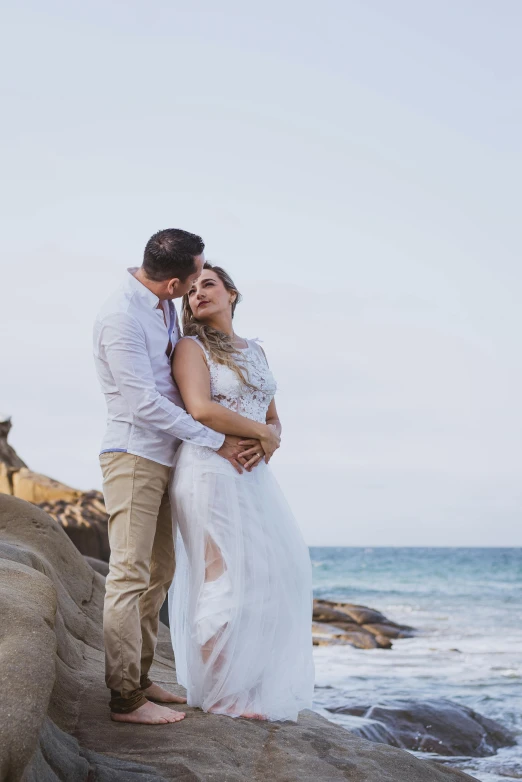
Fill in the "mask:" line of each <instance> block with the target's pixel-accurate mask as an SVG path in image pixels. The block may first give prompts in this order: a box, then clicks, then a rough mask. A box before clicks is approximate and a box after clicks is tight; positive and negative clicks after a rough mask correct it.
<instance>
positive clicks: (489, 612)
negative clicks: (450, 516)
mask: <svg viewBox="0 0 522 782" xmlns="http://www.w3.org/2000/svg"><path fill="white" fill-rule="evenodd" d="M310 553H311V557H312V563H313V574H314V596H315V597H320V598H327V599H333V600H340V601H345V602H350V603H359V604H361V605H366V606H369V607H371V608H375V609H377V610H379V611H382V613H384V614H385V615H386V616H387V617H388V618H389V619H392V620H393V621H395V622H399V623H401V624H407V625H411V626H413V627H415V628H417V629H418V630H419V634H418V635H417V636H416V637H415V638H407V639H400V640H394V641H393V649H391V650H387V649H370V650H367V649H354V648H353V647H350V646H331V647H328V646H323V647H315V648H314V657H315V665H316V692H315V709H316V710H317V711H319V712H320V713H322V714H324V715H325V716H327V717H328V719H330V720H332V721H334V722H338V723H339V724H341V725H343V726H344V727H346V728H348V729H349V728H350V724H351V722H352V721H353V718H352V717H347V716H344V717H343V715H341V714H332V713H330V712H328V711H327V708H328V706H332V705H335V706H339V705H341V704H342V703H346V704H353V703H354V702H356V703H362V704H368V705H371V704H376V703H377V702H378V701H379V700H381V699H383V698H401V699H404V698H406V699H410V700H418V701H423V700H428V699H433V698H448V699H449V700H452V701H454V702H456V703H459V704H463V705H465V706H469V707H471V708H473V709H475V710H476V711H477V712H480V713H481V714H483V715H485V716H486V717H490V718H492V719H495V720H497V721H498V722H500V723H501V724H502V725H504V726H506V727H507V728H509V729H510V730H511V731H512V732H513V733H515V735H516V737H517V741H518V744H517V746H515V747H510V748H506V749H502V750H500V751H499V752H498V753H497V754H496V755H493V756H491V757H488V758H473V759H471V758H443V757H437V756H434V755H426V754H425V753H418V752H415V753H414V754H415V755H417V756H418V757H430V758H431V759H434V760H437V761H438V762H446V763H449V764H450V765H453V766H455V767H456V768H460V769H462V770H463V771H466V773H468V774H470V775H471V776H472V777H474V778H476V779H478V780H481V782H506V780H509V779H522V548H330V547H328V548H318V547H313V548H311V549H310Z"/></svg>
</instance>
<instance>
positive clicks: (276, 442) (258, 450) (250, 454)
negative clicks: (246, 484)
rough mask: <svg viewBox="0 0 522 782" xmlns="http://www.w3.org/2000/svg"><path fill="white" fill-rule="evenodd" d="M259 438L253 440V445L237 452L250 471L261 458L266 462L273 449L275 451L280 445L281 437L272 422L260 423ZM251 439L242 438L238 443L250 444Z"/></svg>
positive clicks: (246, 468)
mask: <svg viewBox="0 0 522 782" xmlns="http://www.w3.org/2000/svg"><path fill="white" fill-rule="evenodd" d="M258 437H259V440H257V441H256V442H255V445H253V447H252V446H251V447H250V448H247V449H246V450H245V451H242V453H240V454H239V456H238V459H239V460H240V462H241V464H242V465H243V467H244V468H245V470H248V472H250V471H251V469H252V467H255V465H256V464H259V462H260V461H261V459H264V460H265V461H266V463H267V464H268V462H269V461H270V459H271V458H272V456H273V454H274V451H276V450H277V449H278V448H279V446H280V445H281V437H280V435H279V432H278V431H277V427H275V426H273V424H267V425H265V424H262V425H261V428H260V431H259V433H258ZM251 444H252V441H251V440H242V441H241V442H240V443H239V445H251Z"/></svg>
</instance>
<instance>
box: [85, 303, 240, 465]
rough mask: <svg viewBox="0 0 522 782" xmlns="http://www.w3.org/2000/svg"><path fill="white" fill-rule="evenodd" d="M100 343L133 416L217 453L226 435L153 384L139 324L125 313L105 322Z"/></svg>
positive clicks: (115, 381) (117, 385)
mask: <svg viewBox="0 0 522 782" xmlns="http://www.w3.org/2000/svg"><path fill="white" fill-rule="evenodd" d="M100 343H101V346H102V348H103V350H104V353H105V359H106V361H107V363H108V365H109V369H110V371H111V374H112V376H113V378H114V383H115V385H116V387H117V389H118V391H119V392H120V393H121V395H122V396H123V398H124V399H125V401H126V402H127V404H128V406H129V408H130V410H131V412H132V413H133V414H134V415H135V416H136V417H137V418H139V419H140V420H141V421H143V422H144V423H146V424H147V425H148V426H152V427H154V428H155V429H159V430H160V431H163V432H167V433H168V434H170V435H172V437H177V438H179V439H180V440H187V441H189V442H191V443H194V444H195V445H204V446H207V447H208V448H213V449H214V450H216V451H217V450H218V449H219V448H221V446H222V445H223V442H224V440H225V435H224V434H221V433H219V432H215V431H214V430H213V429H209V428H208V427H207V426H204V425H203V424H200V423H199V422H198V421H196V420H195V419H194V418H192V416H191V415H189V413H187V411H186V410H184V409H183V408H182V407H178V405H175V404H174V402H171V401H170V399H167V397H166V396H163V395H162V394H160V393H159V391H158V389H157V388H156V383H155V381H154V374H153V371H152V365H151V363H150V358H149V354H148V351H147V343H146V340H145V334H144V332H143V329H142V327H141V325H140V323H139V322H138V321H137V320H136V319H135V318H133V317H131V316H130V315H127V314H126V313H118V314H116V315H112V316H110V317H108V318H106V319H104V321H103V323H102V325H101V334H100Z"/></svg>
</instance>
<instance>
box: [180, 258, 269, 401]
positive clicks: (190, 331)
mask: <svg viewBox="0 0 522 782" xmlns="http://www.w3.org/2000/svg"><path fill="white" fill-rule="evenodd" d="M203 269H204V270H205V269H209V270H210V271H212V272H214V274H215V275H216V276H217V277H219V279H220V280H221V282H222V283H223V285H224V286H225V288H226V290H227V291H228V292H229V293H235V294H236V298H235V299H234V301H233V302H232V317H234V312H235V310H236V307H237V305H238V304H239V302H240V301H241V298H242V297H241V294H240V292H239V291H238V289H237V288H236V286H235V285H234V281H233V280H232V277H231V276H230V275H229V274H228V272H226V271H225V269H223V268H222V267H221V266H213V265H212V264H211V263H208V261H207V262H206V263H205V264H204V265H203ZM181 322H182V325H183V336H185V337H197V338H198V339H199V340H200V342H201V344H202V345H203V347H204V348H205V350H206V351H207V352H208V354H209V355H210V356H211V358H212V359H213V360H214V361H216V362H217V363H218V364H223V365H224V366H226V367H228V368H229V369H231V370H232V372H234V373H235V374H236V376H237V377H238V379H239V380H240V381H241V383H243V385H245V386H249V387H250V388H255V387H256V386H253V385H252V383H250V381H249V379H248V377H247V376H246V375H245V371H244V369H243V368H242V367H241V366H240V365H239V364H238V362H237V358H238V357H239V356H240V351H239V350H238V349H237V348H235V347H234V345H233V343H232V338H231V337H230V336H229V335H228V334H224V333H223V332H222V331H218V330H217V329H214V328H212V326H208V325H207V324H205V323H201V321H199V320H197V319H196V318H195V317H194V315H193V314H192V310H191V309H190V304H189V297H188V294H185V296H183V300H182V306H181ZM235 357H236V358H235Z"/></svg>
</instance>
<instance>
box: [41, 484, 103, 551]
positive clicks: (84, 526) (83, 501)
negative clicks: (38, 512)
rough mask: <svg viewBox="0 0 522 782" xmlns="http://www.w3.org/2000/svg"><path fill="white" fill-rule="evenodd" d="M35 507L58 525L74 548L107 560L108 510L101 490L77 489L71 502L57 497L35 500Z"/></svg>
mask: <svg viewBox="0 0 522 782" xmlns="http://www.w3.org/2000/svg"><path fill="white" fill-rule="evenodd" d="M39 507H40V508H42V510H44V511H46V513H48V514H49V516H52V517H53V519H56V521H58V522H59V523H60V524H61V525H62V527H63V528H64V530H65V531H66V533H67V535H68V536H69V537H70V539H71V540H72V542H73V543H74V545H75V546H76V548H77V549H78V551H80V552H81V553H82V554H84V555H85V556H88V557H93V558H94V559H99V560H102V561H104V562H108V561H109V557H110V553H111V552H110V548H109V535H108V527H107V525H108V521H109V514H108V513H107V511H106V510H105V504H104V501H103V494H102V493H101V492H99V491H86V492H80V496H79V497H78V499H77V500H76V501H74V502H70V501H67V500H62V499H59V500H55V501H54V502H42V503H39Z"/></svg>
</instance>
